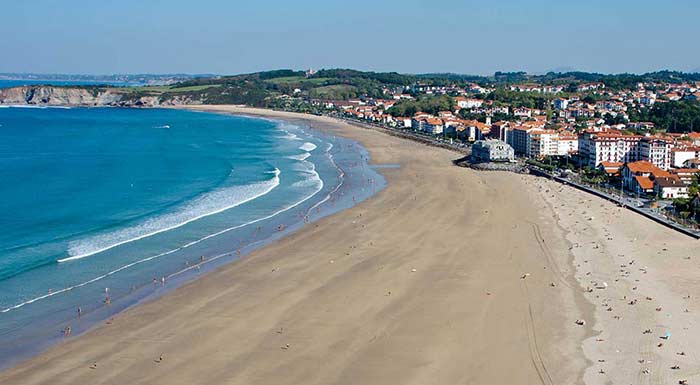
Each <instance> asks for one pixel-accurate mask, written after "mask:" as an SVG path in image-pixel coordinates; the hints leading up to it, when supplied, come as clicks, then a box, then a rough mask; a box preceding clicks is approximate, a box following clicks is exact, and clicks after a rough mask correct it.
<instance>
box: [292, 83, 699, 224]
mask: <svg viewBox="0 0 700 385" xmlns="http://www.w3.org/2000/svg"><path fill="white" fill-rule="evenodd" d="M308 74H309V72H307V75H308ZM311 74H313V72H311ZM383 91H384V93H385V94H386V97H384V98H372V97H358V98H352V99H347V100H328V99H309V98H306V99H304V100H305V102H306V103H310V104H312V105H313V106H315V107H317V108H320V111H322V113H324V114H329V113H330V114H336V115H337V116H340V117H343V118H345V119H351V120H356V121H364V122H369V123H372V124H375V125H380V126H382V127H385V128H389V129H394V130H401V131H403V132H412V133H414V134H416V135H421V136H424V137H427V138H431V139H432V140H436V141H439V142H443V143H450V144H452V145H453V146H462V147H465V148H470V149H472V150H474V151H473V152H474V153H475V154H474V155H475V156H474V158H475V159H476V160H477V161H486V162H489V161H491V162H493V161H496V162H498V161H504V162H524V163H526V164H528V165H530V166H534V167H538V168H539V169H544V170H546V171H549V172H552V173H554V174H556V175H561V176H564V177H568V178H570V179H572V180H575V181H577V182H579V183H584V184H586V185H589V186H592V187H595V188H597V189H599V190H601V191H605V192H608V193H611V194H618V196H619V199H620V200H623V199H629V200H632V201H634V202H635V203H634V204H635V205H636V206H638V207H643V206H647V207H648V208H649V209H651V210H653V211H654V212H656V213H657V214H659V215H661V216H663V217H665V218H668V219H672V220H675V221H677V222H682V223H683V224H684V225H687V226H690V227H692V228H694V229H697V220H698V219H700V218H699V217H698V209H699V208H700V193H699V192H698V178H699V177H700V133H698V132H693V127H694V126H697V125H700V115H693V116H691V117H690V119H686V121H685V123H686V125H687V124H689V125H690V126H689V127H686V129H685V130H683V129H679V128H678V124H677V122H678V120H677V118H675V117H673V116H671V118H670V119H671V120H670V122H671V123H670V124H669V126H665V127H661V126H659V125H658V124H656V123H654V122H652V121H646V120H640V117H644V116H649V112H650V111H653V110H663V106H665V105H668V104H669V103H683V104H686V105H692V106H697V103H698V100H700V82H697V81H696V82H687V81H681V82H674V83H671V82H639V83H636V84H635V85H634V86H633V87H631V88H619V87H617V88H616V89H611V88H609V87H606V84H605V83H603V82H579V83H577V84H568V85H567V84H558V85H547V84H537V83H515V84H508V85H499V86H488V85H486V86H485V85H480V84H477V83H469V84H466V85H464V86H457V85H442V86H435V85H427V84H421V83H420V82H418V83H416V84H410V85H405V86H403V87H397V88H395V89H388V88H387V89H384V90H383ZM301 92H302V90H300V89H295V90H294V92H293V94H292V96H291V97H290V96H284V98H290V99H291V98H293V97H294V95H295V94H296V95H299V94H300V93H301ZM673 108H675V107H673ZM696 108H697V107H696ZM672 111H673V109H672ZM674 119H675V120H674ZM477 149H478V154H477V153H476V152H477Z"/></svg>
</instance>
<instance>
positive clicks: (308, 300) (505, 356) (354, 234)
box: [0, 106, 700, 385]
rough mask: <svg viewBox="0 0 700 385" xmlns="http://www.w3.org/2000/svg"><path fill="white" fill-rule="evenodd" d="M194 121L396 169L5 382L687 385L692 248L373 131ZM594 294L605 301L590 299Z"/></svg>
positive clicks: (645, 225) (625, 216) (649, 227)
mask: <svg viewBox="0 0 700 385" xmlns="http://www.w3.org/2000/svg"><path fill="white" fill-rule="evenodd" d="M200 108H201V109H208V110H217V111H226V112H239V113H240V112H245V113H247V114H251V115H254V114H263V115H265V116H276V117H282V118H285V119H289V120H299V121H303V122H305V123H307V124H310V125H311V126H313V127H316V128H318V129H323V130H328V131H332V132H334V133H336V134H338V135H344V136H346V137H349V138H353V139H356V140H358V141H360V142H361V143H362V144H363V145H364V146H365V147H366V148H367V149H368V151H369V152H370V155H371V157H372V163H380V164H388V163H391V164H399V165H401V167H400V168H398V169H382V170H381V172H382V174H383V175H384V176H385V178H386V179H387V181H388V186H387V188H386V189H385V190H383V191H382V192H380V193H379V194H377V195H376V196H374V197H372V198H371V199H369V200H367V201H365V202H362V203H360V204H359V205H357V206H355V207H353V208H351V209H349V210H346V211H343V212H341V213H339V214H336V215H333V216H330V217H327V218H324V219H321V220H319V221H317V222H314V223H312V224H310V225H307V226H306V227H305V228H303V229H302V230H300V231H298V232H296V233H294V234H292V235H290V236H289V237H286V238H284V239H282V240H280V241H278V242H275V243H273V244H272V245H270V246H267V247H264V248H262V249H259V250H257V251H255V252H253V253H252V254H251V255H249V256H247V257H245V258H244V259H243V260H240V261H238V262H235V263H233V264H231V265H229V266H226V267H224V268H222V269H220V270H217V271H215V272H212V273H210V274H208V275H206V276H205V277H203V278H201V279H198V280H196V281H194V282H192V283H190V284H187V285H185V286H183V287H181V288H179V289H177V290H175V291H174V292H172V293H170V294H167V295H165V296H164V297H161V298H159V299H157V300H154V301H152V302H150V303H147V304H144V305H141V306H138V307H135V308H133V309H130V310H128V311H126V312H124V313H122V314H120V315H118V316H117V317H115V319H114V320H113V322H112V323H111V324H109V325H103V326H100V327H98V328H96V329H95V330H93V331H91V332H88V333H86V334H85V335H83V336H80V337H76V338H70V339H68V340H67V341H66V342H64V343H61V344H59V345H57V346H55V347H53V348H51V349H49V350H48V351H47V352H45V353H43V354H41V355H39V356H38V357H35V358H33V359H30V360H29V361H27V362H25V363H22V364H20V365H18V366H16V367H14V368H12V369H9V370H6V371H4V372H2V373H0V383H2V384H128V385H134V384H188V385H189V384H484V383H490V384H504V383H517V384H542V383H544V384H570V383H582V382H583V378H584V376H585V378H586V379H587V380H588V381H589V382H590V383H605V382H614V383H627V382H629V383H641V382H643V381H646V383H663V382H664V381H665V382H668V383H677V379H676V377H679V376H681V374H683V375H689V374H690V373H691V372H692V371H696V372H697V369H698V368H697V365H693V364H692V363H693V362H698V360H697V356H696V354H697V352H696V351H694V347H695V346H700V344H698V343H697V342H696V341H694V339H698V338H700V335H697V334H696V335H695V336H693V335H692V328H693V327H694V325H695V324H694V323H693V322H692V321H691V318H690V317H695V315H694V313H692V310H693V308H696V307H695V306H692V304H691V303H690V301H696V300H695V297H700V293H697V285H698V283H697V282H696V281H695V280H694V279H693V272H695V271H696V270H698V267H697V263H696V262H695V260H694V259H691V260H690V261H688V260H684V259H682V256H686V255H687V253H688V252H691V251H692V250H693V247H694V245H696V243H693V242H694V241H691V240H689V239H686V238H684V237H683V236H681V235H678V234H675V233H673V232H671V231H670V230H666V229H664V228H662V227H660V226H658V225H656V224H653V223H652V222H649V221H647V220H645V219H642V218H641V217H638V216H635V215H634V214H632V213H629V212H624V211H623V212H618V210H617V209H616V208H615V207H614V206H612V207H611V205H609V204H606V203H603V202H602V201H601V200H599V199H597V198H593V197H590V196H588V195H583V194H582V193H579V192H577V191H574V190H572V189H569V188H562V187H561V186H559V185H556V184H553V183H552V182H549V181H546V180H543V179H537V178H534V177H529V176H520V175H514V174H510V173H498V172H491V173H487V172H483V173H479V172H475V171H472V170H468V169H463V168H458V167H454V166H452V164H451V161H452V160H453V159H454V158H456V157H458V155H457V154H455V153H451V152H449V151H446V150H443V149H436V148H432V147H427V146H424V145H421V144H417V143H415V142H410V141H405V140H402V139H398V138H395V137H391V136H388V135H385V134H382V133H379V132H376V131H373V130H368V129H361V128H356V127H351V126H349V125H347V124H344V123H340V122H337V121H334V120H332V119H328V118H320V117H313V116H306V115H296V114H287V113H278V112H270V111H259V110H252V109H241V108H237V107H226V106H219V107H200ZM560 190H562V191H561V192H560ZM579 201H580V202H582V203H579ZM562 205H563V206H562ZM601 205H602V206H601ZM584 211H585V213H582V212H584ZM570 214H571V215H570ZM591 216H593V217H595V220H593V221H588V220H587V219H588V217H591ZM608 234H609V235H608ZM606 238H612V240H609V241H608V240H607V239H606ZM634 238H636V240H632V239H634ZM570 242H571V243H570ZM663 242H666V243H667V245H666V246H663ZM572 243H573V244H578V245H582V246H581V247H574V248H573V249H571V250H570V245H571V244H572ZM594 243H595V244H596V245H599V248H597V249H594V248H593V246H592V245H593V244H594ZM645 244H648V245H645ZM663 247H667V248H668V250H667V251H661V249H662V248H663ZM572 252H573V254H572ZM618 254H624V257H618V256H617V255H618ZM574 258H575V259H574ZM699 258H700V257H699ZM630 259H636V262H635V264H633V265H631V266H630V267H629V268H624V269H626V270H628V271H630V275H629V276H628V277H625V278H621V280H620V281H619V282H616V281H615V279H617V278H619V275H620V273H619V272H618V270H619V269H620V268H619V267H618V265H619V264H621V263H623V262H625V263H627V262H628V261H629V260H630ZM585 261H588V262H585ZM576 265H579V267H578V268H575V266H576ZM642 266H648V268H647V273H646V274H643V273H642V272H640V271H639V270H638V269H639V268H640V267H642ZM691 269H693V270H691ZM589 271H590V272H591V275H586V274H587V273H588V272H589ZM695 276H696V277H697V276H698V275H697V273H696V274H695ZM577 278H578V279H579V280H580V282H579V281H577ZM634 279H639V280H640V282H634ZM591 280H597V281H603V280H604V281H606V282H608V284H609V286H608V288H607V289H594V292H592V293H587V292H586V291H585V287H586V286H590V285H591V284H590V283H589V281H591ZM633 285H634V286H637V287H638V288H637V289H636V290H634V291H633V290H632V287H633ZM684 290H691V291H692V293H691V294H693V296H692V299H691V300H690V301H689V300H683V299H681V296H682V295H683V294H684ZM695 293H697V295H695ZM623 295H627V297H628V298H632V297H634V298H639V303H638V304H637V305H627V304H626V302H625V300H622V299H620V298H621V297H622V296H623ZM646 295H649V296H653V297H654V299H653V300H650V301H648V300H646V299H644V297H645V296H646ZM586 298H587V299H586ZM602 302H607V303H605V305H609V304H612V306H613V307H614V309H615V310H614V311H612V312H607V311H605V309H604V308H603V304H601V303H602ZM591 303H592V304H594V305H595V306H596V308H594V306H593V305H592V304H591ZM657 306H662V307H663V311H661V312H656V311H655V310H654V308H655V307H657ZM685 307H689V308H690V309H691V313H682V311H681V308H685ZM667 313H669V314H670V316H668V317H667V316H666V314H667ZM613 315H621V316H622V318H621V320H617V319H615V318H612V316H613ZM577 319H584V320H586V321H587V323H586V325H584V326H580V325H577V324H576V323H575V321H576V320H577ZM592 327H595V328H596V329H599V330H602V334H601V335H600V336H598V335H595V334H594V330H593V329H592ZM684 327H688V328H689V329H687V330H684V329H683V328H684ZM644 328H651V329H652V330H653V333H652V334H650V335H646V334H645V335H643V334H642V330H643V329H644ZM669 328H672V329H673V330H672V331H671V332H672V333H674V334H673V336H672V338H671V339H669V340H667V341H663V342H664V343H665V345H664V346H663V347H662V348H657V347H656V343H657V341H662V340H660V339H659V338H658V337H659V336H660V335H661V333H662V332H665V330H666V329H669ZM600 338H604V339H605V341H602V342H598V341H596V340H597V339H600ZM584 340H585V342H584ZM582 343H583V345H582ZM617 350H621V351H622V352H621V353H618V352H617ZM676 350H678V351H680V350H685V351H686V353H687V355H686V356H683V357H681V356H676V355H675V353H676ZM161 355H162V357H163V359H162V360H160V357H161ZM601 357H602V358H601ZM642 357H643V358H644V359H648V360H652V361H654V362H653V363H650V364H644V365H642V364H640V363H638V362H637V361H636V360H637V359H639V358H642ZM599 359H600V360H602V359H604V360H605V362H598V360H599ZM676 361H678V362H681V364H680V366H681V369H680V370H675V371H674V370H671V369H669V368H668V366H670V365H672V362H676ZM94 363H96V366H93V364H94ZM646 367H648V368H650V370H651V372H650V374H649V375H647V374H642V373H641V370H642V369H643V368H646ZM600 369H604V371H605V372H606V374H599V373H598V371H599V370H600ZM622 380H624V381H627V382H622ZM628 380H629V381H628ZM657 380H658V381H657ZM673 381H675V382H673Z"/></svg>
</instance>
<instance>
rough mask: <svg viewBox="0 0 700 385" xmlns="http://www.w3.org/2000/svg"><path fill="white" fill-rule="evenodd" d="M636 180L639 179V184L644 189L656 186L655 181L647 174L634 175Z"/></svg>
mask: <svg viewBox="0 0 700 385" xmlns="http://www.w3.org/2000/svg"><path fill="white" fill-rule="evenodd" d="M634 180H635V181H637V184H638V185H639V187H641V188H642V190H651V189H653V188H654V182H652V181H651V179H649V178H647V177H645V176H639V175H637V176H635V177H634Z"/></svg>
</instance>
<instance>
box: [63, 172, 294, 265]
mask: <svg viewBox="0 0 700 385" xmlns="http://www.w3.org/2000/svg"><path fill="white" fill-rule="evenodd" d="M279 175H280V171H279V169H275V171H274V177H273V178H272V179H270V180H268V181H264V182H258V183H253V184H250V185H246V186H234V187H228V188H223V189H219V190H215V191H212V192H210V193H207V194H204V195H202V196H201V197H199V198H197V199H195V200H194V201H192V202H191V203H189V204H187V205H185V206H184V207H182V208H181V209H179V210H177V211H175V212H173V213H169V214H165V215H162V216H159V217H155V218H150V219H148V220H146V221H144V222H142V223H140V224H138V225H136V226H132V227H128V228H125V229H121V230H117V231H113V232H110V233H106V234H101V235H97V236H94V237H91V238H88V239H85V240H79V241H75V242H72V243H71V244H70V246H69V250H68V252H69V254H70V257H67V258H63V259H59V260H58V262H68V261H73V260H76V259H82V258H85V257H89V256H91V255H95V254H98V253H101V252H103V251H107V250H109V249H112V248H114V247H117V246H120V245H123V244H126V243H130V242H134V241H138V240H140V239H144V238H148V237H151V236H153V235H156V234H160V233H163V232H166V231H170V230H173V229H176V228H178V227H182V226H184V225H186V224H188V223H191V222H194V221H196V220H198V219H202V218H204V217H208V216H210V215H214V214H218V213H220V212H223V211H226V210H229V209H231V208H234V207H236V206H239V205H241V204H243V203H246V202H249V201H251V200H254V199H257V198H259V197H261V196H263V195H265V194H268V193H269V192H270V191H272V190H273V189H275V188H276V187H277V186H279V184H280V179H279Z"/></svg>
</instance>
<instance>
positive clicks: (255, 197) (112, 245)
mask: <svg viewBox="0 0 700 385" xmlns="http://www.w3.org/2000/svg"><path fill="white" fill-rule="evenodd" d="M280 174H281V171H280V170H279V169H277V168H275V179H276V180H277V181H276V183H275V184H274V185H272V186H270V188H268V189H267V190H265V191H263V192H261V193H259V194H255V195H254V196H251V197H249V198H247V199H244V200H242V201H240V202H236V203H235V204H233V205H229V206H226V207H223V208H221V209H218V210H214V211H212V212H208V213H206V214H202V215H198V216H195V217H193V218H190V219H187V220H185V221H183V222H180V223H178V224H175V225H172V226H168V227H165V228H162V229H159V230H156V231H152V232H150V233H147V234H143V235H139V236H137V237H134V238H129V239H125V240H123V241H120V242H117V243H114V244H111V245H109V246H105V247H103V248H100V249H97V250H94V251H91V252H88V253H84V254H79V255H75V256H71V257H66V258H62V259H58V260H56V262H58V263H64V262H69V261H74V260H77V259H83V258H86V257H89V256H92V255H95V254H99V253H101V252H103V251H107V250H110V249H113V248H115V247H117V246H121V245H124V244H126V243H131V242H135V241H138V240H141V239H144V238H149V237H152V236H154V235H157V234H160V233H164V232H166V231H170V230H174V229H177V228H179V227H182V226H184V225H186V224H188V223H191V222H194V221H197V220H199V219H202V218H205V217H208V216H211V215H214V214H218V213H221V212H224V211H226V210H230V209H232V208H234V207H238V206H240V205H242V204H244V203H247V202H250V201H252V200H255V199H258V198H260V197H261V196H263V195H266V194H268V193H269V192H270V191H272V190H273V189H275V188H277V186H279V175H280ZM275 179H273V180H275Z"/></svg>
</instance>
